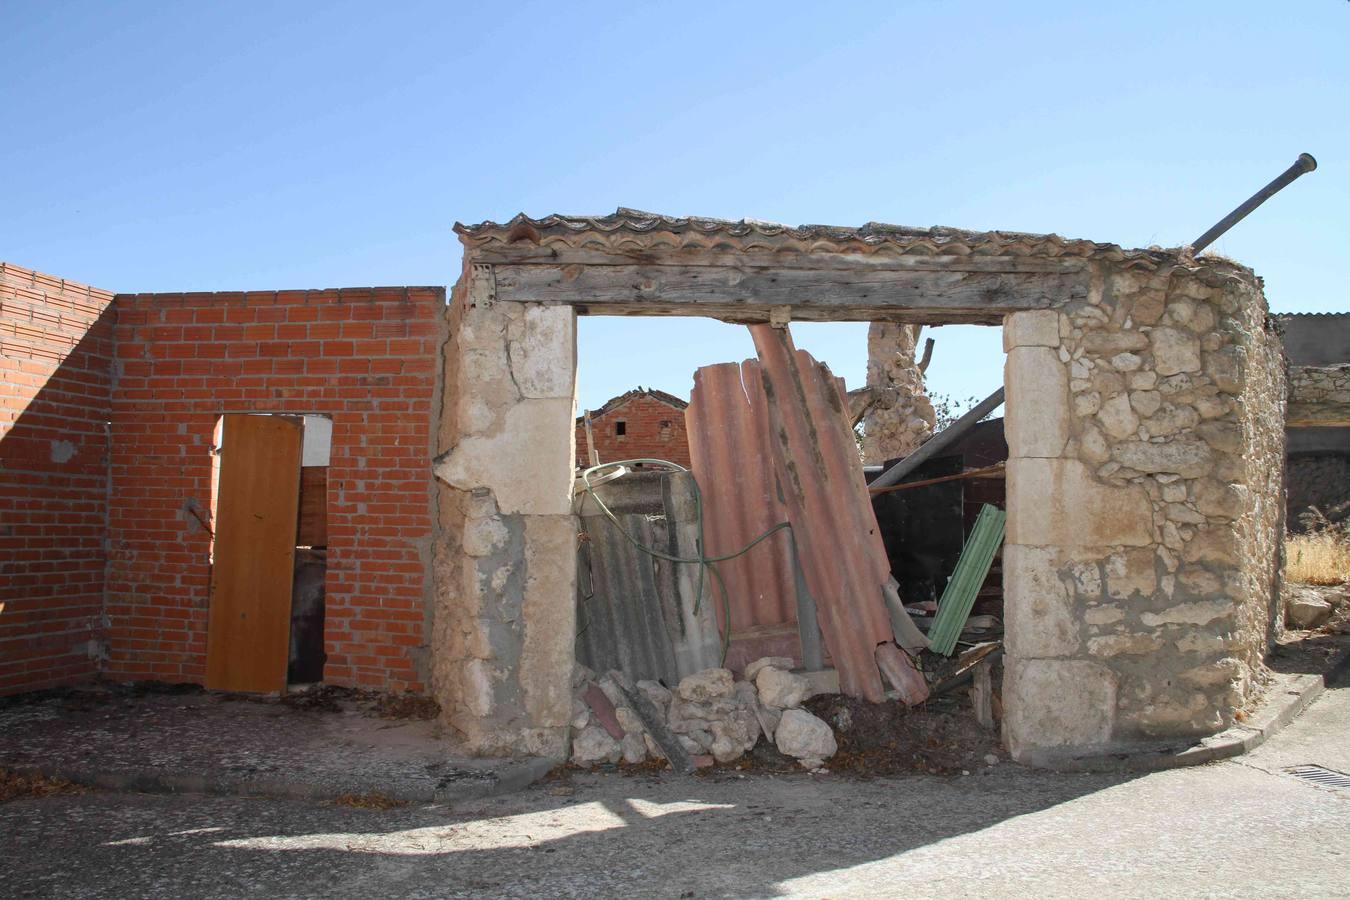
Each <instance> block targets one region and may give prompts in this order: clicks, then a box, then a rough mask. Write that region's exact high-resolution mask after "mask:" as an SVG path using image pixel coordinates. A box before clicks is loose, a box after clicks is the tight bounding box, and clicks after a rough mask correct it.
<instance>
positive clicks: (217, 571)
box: [206, 415, 302, 692]
mask: <svg viewBox="0 0 1350 900" xmlns="http://www.w3.org/2000/svg"><path fill="white" fill-rule="evenodd" d="M224 419H225V421H224V423H223V429H222V432H221V449H220V480H219V487H218V489H217V493H216V545H215V559H214V561H213V563H212V566H211V614H210V620H209V623H208V630H207V636H206V686H207V687H208V688H212V689H214V690H222V691H255V692H268V691H280V690H283V689H284V688H285V687H286V659H287V655H288V651H289V646H290V627H291V582H292V579H293V577H294V569H295V531H296V516H297V513H298V507H299V499H300V439H301V428H302V420H301V419H299V418H293V417H287V416H251V415H228V416H225V417H224Z"/></svg>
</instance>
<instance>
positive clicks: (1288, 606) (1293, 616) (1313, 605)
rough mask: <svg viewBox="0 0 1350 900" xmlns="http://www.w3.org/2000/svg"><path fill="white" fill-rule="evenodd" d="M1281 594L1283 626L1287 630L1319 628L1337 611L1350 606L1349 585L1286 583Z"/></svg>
mask: <svg viewBox="0 0 1350 900" xmlns="http://www.w3.org/2000/svg"><path fill="white" fill-rule="evenodd" d="M1283 593H1284V624H1285V625H1286V626H1287V627H1289V628H1296V629H1313V628H1320V627H1322V626H1323V625H1325V624H1326V623H1327V621H1328V620H1329V619H1330V618H1331V616H1332V614H1333V613H1335V612H1336V610H1337V609H1342V608H1344V607H1346V606H1350V585H1340V586H1332V587H1316V586H1313V585H1309V584H1290V583H1287V582H1286V583H1285V585H1284V592H1283Z"/></svg>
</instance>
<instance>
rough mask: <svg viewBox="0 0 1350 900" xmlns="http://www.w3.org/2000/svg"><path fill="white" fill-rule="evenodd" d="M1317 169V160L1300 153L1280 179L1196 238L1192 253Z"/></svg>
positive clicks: (1201, 248)
mask: <svg viewBox="0 0 1350 900" xmlns="http://www.w3.org/2000/svg"><path fill="white" fill-rule="evenodd" d="M1316 168H1317V160H1315V159H1313V156H1312V154H1311V153H1300V154H1299V155H1298V159H1296V160H1295V161H1294V164H1293V165H1292V166H1290V167H1289V168H1287V169H1285V170H1284V171H1283V172H1282V173H1280V176H1279V177H1278V178H1276V179H1275V180H1274V181H1272V182H1271V183H1270V184H1268V185H1266V186H1265V187H1263V188H1261V190H1259V191H1257V192H1256V193H1255V194H1252V195H1251V197H1249V198H1248V199H1247V202H1246V203H1243V204H1242V205H1241V206H1239V207H1238V208H1237V209H1235V210H1233V211H1232V212H1230V213H1229V214H1228V215H1226V216H1224V217H1223V218H1222V219H1220V220H1219V223H1218V224H1217V225H1215V226H1214V227H1213V228H1211V229H1210V230H1209V231H1206V232H1205V233H1204V234H1202V235H1200V237H1198V238H1196V239H1195V242H1194V243H1193V244H1191V252H1192V253H1199V252H1200V251H1201V250H1203V249H1205V248H1206V247H1208V246H1209V245H1210V244H1212V243H1214V242H1215V241H1217V240H1218V239H1219V237H1220V236H1221V235H1222V234H1223V233H1224V232H1225V231H1227V230H1228V229H1230V228H1232V227H1233V226H1234V225H1236V224H1237V223H1238V222H1241V221H1242V220H1243V219H1245V218H1246V217H1247V214H1248V213H1250V212H1251V211H1252V210H1254V209H1256V208H1257V207H1258V206H1260V205H1261V204H1262V203H1265V202H1266V201H1267V200H1269V199H1270V198H1271V197H1273V196H1275V195H1276V194H1278V193H1279V192H1280V191H1281V190H1283V189H1284V188H1285V187H1287V186H1288V185H1289V184H1290V183H1291V182H1292V181H1293V180H1294V179H1295V178H1298V177H1299V176H1300V175H1304V174H1306V173H1308V172H1311V171H1312V170H1313V169H1316Z"/></svg>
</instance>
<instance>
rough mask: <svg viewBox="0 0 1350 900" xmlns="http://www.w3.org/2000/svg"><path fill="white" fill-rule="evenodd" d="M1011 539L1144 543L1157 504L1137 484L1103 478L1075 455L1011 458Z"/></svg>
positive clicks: (1091, 544)
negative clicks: (1106, 481)
mask: <svg viewBox="0 0 1350 900" xmlns="http://www.w3.org/2000/svg"><path fill="white" fill-rule="evenodd" d="M1007 541H1008V543H1010V544H1028V545H1035V546H1042V547H1108V546H1114V545H1125V546H1131V547H1143V546H1147V545H1149V544H1151V543H1152V542H1153V505H1152V504H1151V503H1150V502H1149V499H1148V493H1147V492H1146V491H1145V490H1144V489H1143V488H1142V487H1139V486H1135V485H1131V486H1123V487H1117V486H1113V485H1107V484H1102V483H1101V482H1099V481H1097V479H1096V478H1095V477H1094V476H1093V475H1092V473H1091V472H1090V471H1088V469H1087V467H1086V466H1085V465H1084V464H1083V463H1081V462H1079V461H1078V460H1076V459H1017V458H1012V459H1009V460H1008V534H1007Z"/></svg>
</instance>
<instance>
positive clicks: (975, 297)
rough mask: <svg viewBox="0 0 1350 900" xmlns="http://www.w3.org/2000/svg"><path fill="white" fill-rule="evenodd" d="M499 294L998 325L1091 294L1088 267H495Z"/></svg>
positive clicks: (686, 311) (752, 315) (668, 311)
mask: <svg viewBox="0 0 1350 900" xmlns="http://www.w3.org/2000/svg"><path fill="white" fill-rule="evenodd" d="M493 269H494V274H495V280H496V299H497V300H499V301H514V302H522V303H523V302H530V303H565V304H569V305H572V306H576V307H579V308H584V310H583V309H579V311H584V312H586V313H589V314H591V315H703V316H713V317H716V318H721V319H727V320H730V321H742V322H763V321H768V318H769V312H770V310H771V309H772V308H773V307H782V306H786V307H789V308H790V310H791V314H792V318H793V319H794V320H797V321H877V320H882V319H894V320H905V319H909V320H912V321H935V320H944V321H953V322H955V321H969V322H998V321H1001V319H1002V317H1003V316H1004V315H1005V314H1006V313H1010V312H1015V311H1017V310H1024V309H1050V308H1054V307H1058V306H1061V305H1063V304H1065V303H1068V302H1070V301H1073V300H1078V299H1083V298H1086V296H1087V291H1088V274H1087V272H1086V271H1082V272H1060V273H1050V272H970V271H895V270H875V269H873V270H851V271H850V270H814V269H769V268H754V267H744V266H668V265H662V266H582V265H575V266H556V265H497V266H494V267H493Z"/></svg>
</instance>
